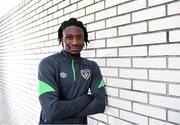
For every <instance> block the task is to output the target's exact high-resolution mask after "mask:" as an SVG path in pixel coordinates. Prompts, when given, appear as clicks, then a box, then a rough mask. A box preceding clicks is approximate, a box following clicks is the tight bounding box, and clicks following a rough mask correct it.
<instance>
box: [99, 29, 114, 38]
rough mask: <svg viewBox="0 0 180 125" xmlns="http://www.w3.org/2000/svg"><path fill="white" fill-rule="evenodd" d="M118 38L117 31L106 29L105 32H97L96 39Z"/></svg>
mask: <svg viewBox="0 0 180 125" xmlns="http://www.w3.org/2000/svg"><path fill="white" fill-rule="evenodd" d="M114 36H117V29H116V28H112V29H105V30H100V31H97V32H96V38H97V39H100V38H108V37H114Z"/></svg>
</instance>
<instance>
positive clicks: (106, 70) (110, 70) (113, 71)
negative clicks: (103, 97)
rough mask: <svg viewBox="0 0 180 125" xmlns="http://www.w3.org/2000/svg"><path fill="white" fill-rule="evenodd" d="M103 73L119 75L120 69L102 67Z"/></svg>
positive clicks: (104, 74) (105, 74)
mask: <svg viewBox="0 0 180 125" xmlns="http://www.w3.org/2000/svg"><path fill="white" fill-rule="evenodd" d="M101 73H102V75H103V76H114V77H117V76H118V69H117V68H101Z"/></svg>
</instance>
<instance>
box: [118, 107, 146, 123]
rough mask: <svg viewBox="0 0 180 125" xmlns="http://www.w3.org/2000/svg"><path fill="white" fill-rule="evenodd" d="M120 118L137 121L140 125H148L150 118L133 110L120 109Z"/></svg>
mask: <svg viewBox="0 0 180 125" xmlns="http://www.w3.org/2000/svg"><path fill="white" fill-rule="evenodd" d="M120 118H122V119H125V120H127V121H130V122H132V123H136V124H138V125H148V118H147V117H145V116H141V115H138V114H135V113H132V112H127V111H123V110H120Z"/></svg>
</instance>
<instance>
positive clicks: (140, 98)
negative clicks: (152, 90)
mask: <svg viewBox="0 0 180 125" xmlns="http://www.w3.org/2000/svg"><path fill="white" fill-rule="evenodd" d="M120 98H123V99H127V100H131V101H137V102H143V103H147V94H145V93H141V92H135V91H129V90H120Z"/></svg>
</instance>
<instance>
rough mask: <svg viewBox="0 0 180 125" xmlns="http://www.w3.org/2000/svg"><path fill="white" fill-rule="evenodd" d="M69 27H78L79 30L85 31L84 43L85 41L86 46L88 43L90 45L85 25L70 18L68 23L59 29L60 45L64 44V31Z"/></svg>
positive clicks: (64, 23)
mask: <svg viewBox="0 0 180 125" xmlns="http://www.w3.org/2000/svg"><path fill="white" fill-rule="evenodd" d="M69 26H78V27H79V28H81V29H82V30H83V32H84V41H85V43H86V46H87V43H89V40H88V33H87V30H86V28H85V27H84V25H83V23H82V22H81V21H77V19H76V18H70V19H69V20H68V21H64V22H63V23H62V24H61V26H60V27H59V29H58V39H59V42H60V43H61V42H62V37H63V30H64V29H65V28H66V27H69Z"/></svg>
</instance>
